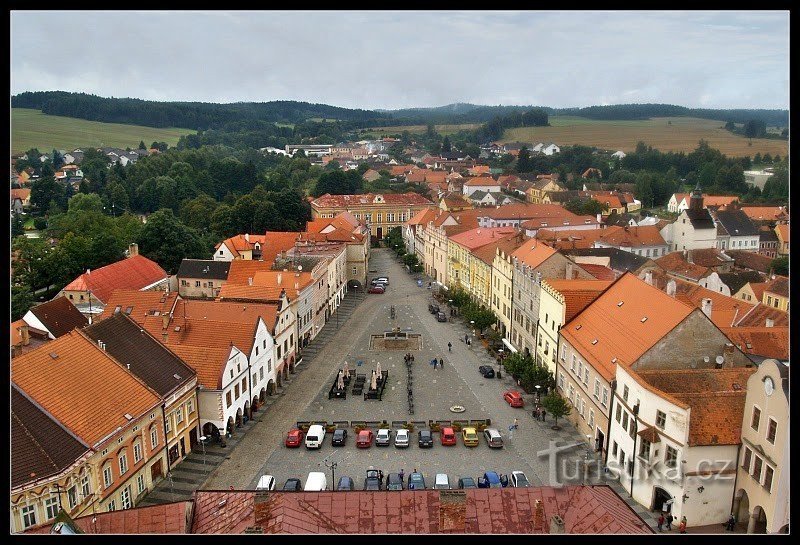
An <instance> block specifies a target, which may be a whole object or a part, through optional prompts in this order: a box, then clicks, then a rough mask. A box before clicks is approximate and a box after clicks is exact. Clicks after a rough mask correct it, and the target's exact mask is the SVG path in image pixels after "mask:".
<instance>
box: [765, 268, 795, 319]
mask: <svg viewBox="0 0 800 545" xmlns="http://www.w3.org/2000/svg"><path fill="white" fill-rule="evenodd" d="M761 302H762V303H764V304H765V305H767V306H769V307H773V308H777V309H778V310H782V311H784V312H786V313H787V314H788V313H789V278H788V277H786V276H778V275H774V274H773V275H772V277H771V278H770V279H769V280H768V281H767V285H766V286H764V298H763V299H762V300H761Z"/></svg>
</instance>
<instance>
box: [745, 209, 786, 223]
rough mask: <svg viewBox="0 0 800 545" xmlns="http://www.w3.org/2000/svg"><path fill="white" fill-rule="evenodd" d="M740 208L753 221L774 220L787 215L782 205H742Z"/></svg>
mask: <svg viewBox="0 0 800 545" xmlns="http://www.w3.org/2000/svg"><path fill="white" fill-rule="evenodd" d="M741 209H742V212H744V213H745V214H747V217H748V218H750V219H751V220H754V221H774V220H778V219H785V218H786V217H787V216H788V215H789V214H788V213H787V211H786V208H785V207H783V206H742V207H741Z"/></svg>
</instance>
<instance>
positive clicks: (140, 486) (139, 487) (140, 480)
mask: <svg viewBox="0 0 800 545" xmlns="http://www.w3.org/2000/svg"><path fill="white" fill-rule="evenodd" d="M144 490H145V484H144V475H143V474H140V475H139V476H138V477H136V493H137V494H141V493H142V492H144Z"/></svg>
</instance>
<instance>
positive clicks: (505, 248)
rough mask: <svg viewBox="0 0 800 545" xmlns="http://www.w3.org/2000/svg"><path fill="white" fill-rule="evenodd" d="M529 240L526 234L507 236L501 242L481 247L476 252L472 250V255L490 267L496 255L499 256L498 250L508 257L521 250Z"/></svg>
mask: <svg viewBox="0 0 800 545" xmlns="http://www.w3.org/2000/svg"><path fill="white" fill-rule="evenodd" d="M526 239H527V237H526V236H525V234H524V233H521V232H520V233H513V234H511V235H507V236H506V237H504V238H501V239H500V240H497V241H495V242H491V243H489V244H487V245H485V246H481V247H480V248H477V249H475V250H472V255H474V256H475V257H477V258H478V259H480V260H481V261H483V262H484V263H486V264H487V265H489V266H490V267H491V266H492V263H494V258H495V255H497V250H498V249H499V250H500V251H501V252H504V253H505V254H506V255H509V254H511V253H513V252H514V250H516V249H517V248H519V247H520V246H521V245H522V244H523V243H524V242H525V240H526Z"/></svg>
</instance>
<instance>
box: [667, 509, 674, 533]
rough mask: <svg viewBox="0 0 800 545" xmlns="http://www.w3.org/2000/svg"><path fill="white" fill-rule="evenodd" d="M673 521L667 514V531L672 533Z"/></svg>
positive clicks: (669, 514)
mask: <svg viewBox="0 0 800 545" xmlns="http://www.w3.org/2000/svg"><path fill="white" fill-rule="evenodd" d="M673 520H675V517H673V516H672V513H667V518H666V521H667V530H670V531H672V521H673Z"/></svg>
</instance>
